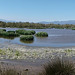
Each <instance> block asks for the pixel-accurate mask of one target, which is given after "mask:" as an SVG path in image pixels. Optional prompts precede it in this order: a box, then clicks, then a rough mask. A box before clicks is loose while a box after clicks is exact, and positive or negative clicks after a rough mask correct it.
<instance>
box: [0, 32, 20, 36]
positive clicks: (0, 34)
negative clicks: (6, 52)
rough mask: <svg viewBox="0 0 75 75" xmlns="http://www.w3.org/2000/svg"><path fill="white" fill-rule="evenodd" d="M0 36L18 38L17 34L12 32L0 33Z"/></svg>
mask: <svg viewBox="0 0 75 75" xmlns="http://www.w3.org/2000/svg"><path fill="white" fill-rule="evenodd" d="M0 36H8V37H9V36H13V37H16V36H19V34H18V33H12V32H10V33H9V32H0Z"/></svg>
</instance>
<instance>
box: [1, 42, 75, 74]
mask: <svg viewBox="0 0 75 75" xmlns="http://www.w3.org/2000/svg"><path fill="white" fill-rule="evenodd" d="M0 49H2V50H3V51H5V53H6V56H5V59H4V58H2V59H0V65H1V66H2V67H3V68H6V69H7V68H9V69H11V68H12V69H14V68H15V69H17V70H20V71H24V70H26V69H28V72H29V73H30V74H29V75H38V73H40V72H42V70H43V65H44V64H46V63H47V62H49V61H50V59H53V58H55V57H60V58H61V57H62V56H63V57H69V58H70V59H72V60H73V61H74V62H75V47H61V48H59V47H58V48H57V47H56V48H55V47H33V46H32V47H31V46H23V45H18V44H9V43H5V44H0ZM16 51H17V52H19V55H18V56H17V55H16V56H15V53H16ZM0 57H1V56H0Z"/></svg>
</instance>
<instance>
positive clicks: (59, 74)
mask: <svg viewBox="0 0 75 75" xmlns="http://www.w3.org/2000/svg"><path fill="white" fill-rule="evenodd" d="M41 75H75V65H74V63H73V62H71V61H69V60H65V59H60V58H57V59H53V60H51V61H50V62H48V63H47V64H46V65H44V72H43V73H42V74H41Z"/></svg>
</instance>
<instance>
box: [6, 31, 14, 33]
mask: <svg viewBox="0 0 75 75" xmlns="http://www.w3.org/2000/svg"><path fill="white" fill-rule="evenodd" d="M7 32H8V33H15V31H7Z"/></svg>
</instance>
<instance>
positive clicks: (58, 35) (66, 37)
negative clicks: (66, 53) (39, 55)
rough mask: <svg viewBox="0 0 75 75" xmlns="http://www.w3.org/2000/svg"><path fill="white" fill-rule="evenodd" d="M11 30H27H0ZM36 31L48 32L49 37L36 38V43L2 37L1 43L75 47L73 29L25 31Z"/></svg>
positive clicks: (17, 38)
mask: <svg viewBox="0 0 75 75" xmlns="http://www.w3.org/2000/svg"><path fill="white" fill-rule="evenodd" d="M0 29H6V30H7V31H9V30H11V31H12V30H14V31H15V30H18V29H25V28H0ZM25 30H35V31H36V32H41V31H43V32H47V33H48V35H49V36H48V37H45V38H40V37H36V36H34V41H30V42H21V41H20V38H19V37H16V38H13V39H7V38H2V37H0V43H6V42H7V43H11V44H20V45H26V46H42V47H69V46H75V30H71V29H25Z"/></svg>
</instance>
